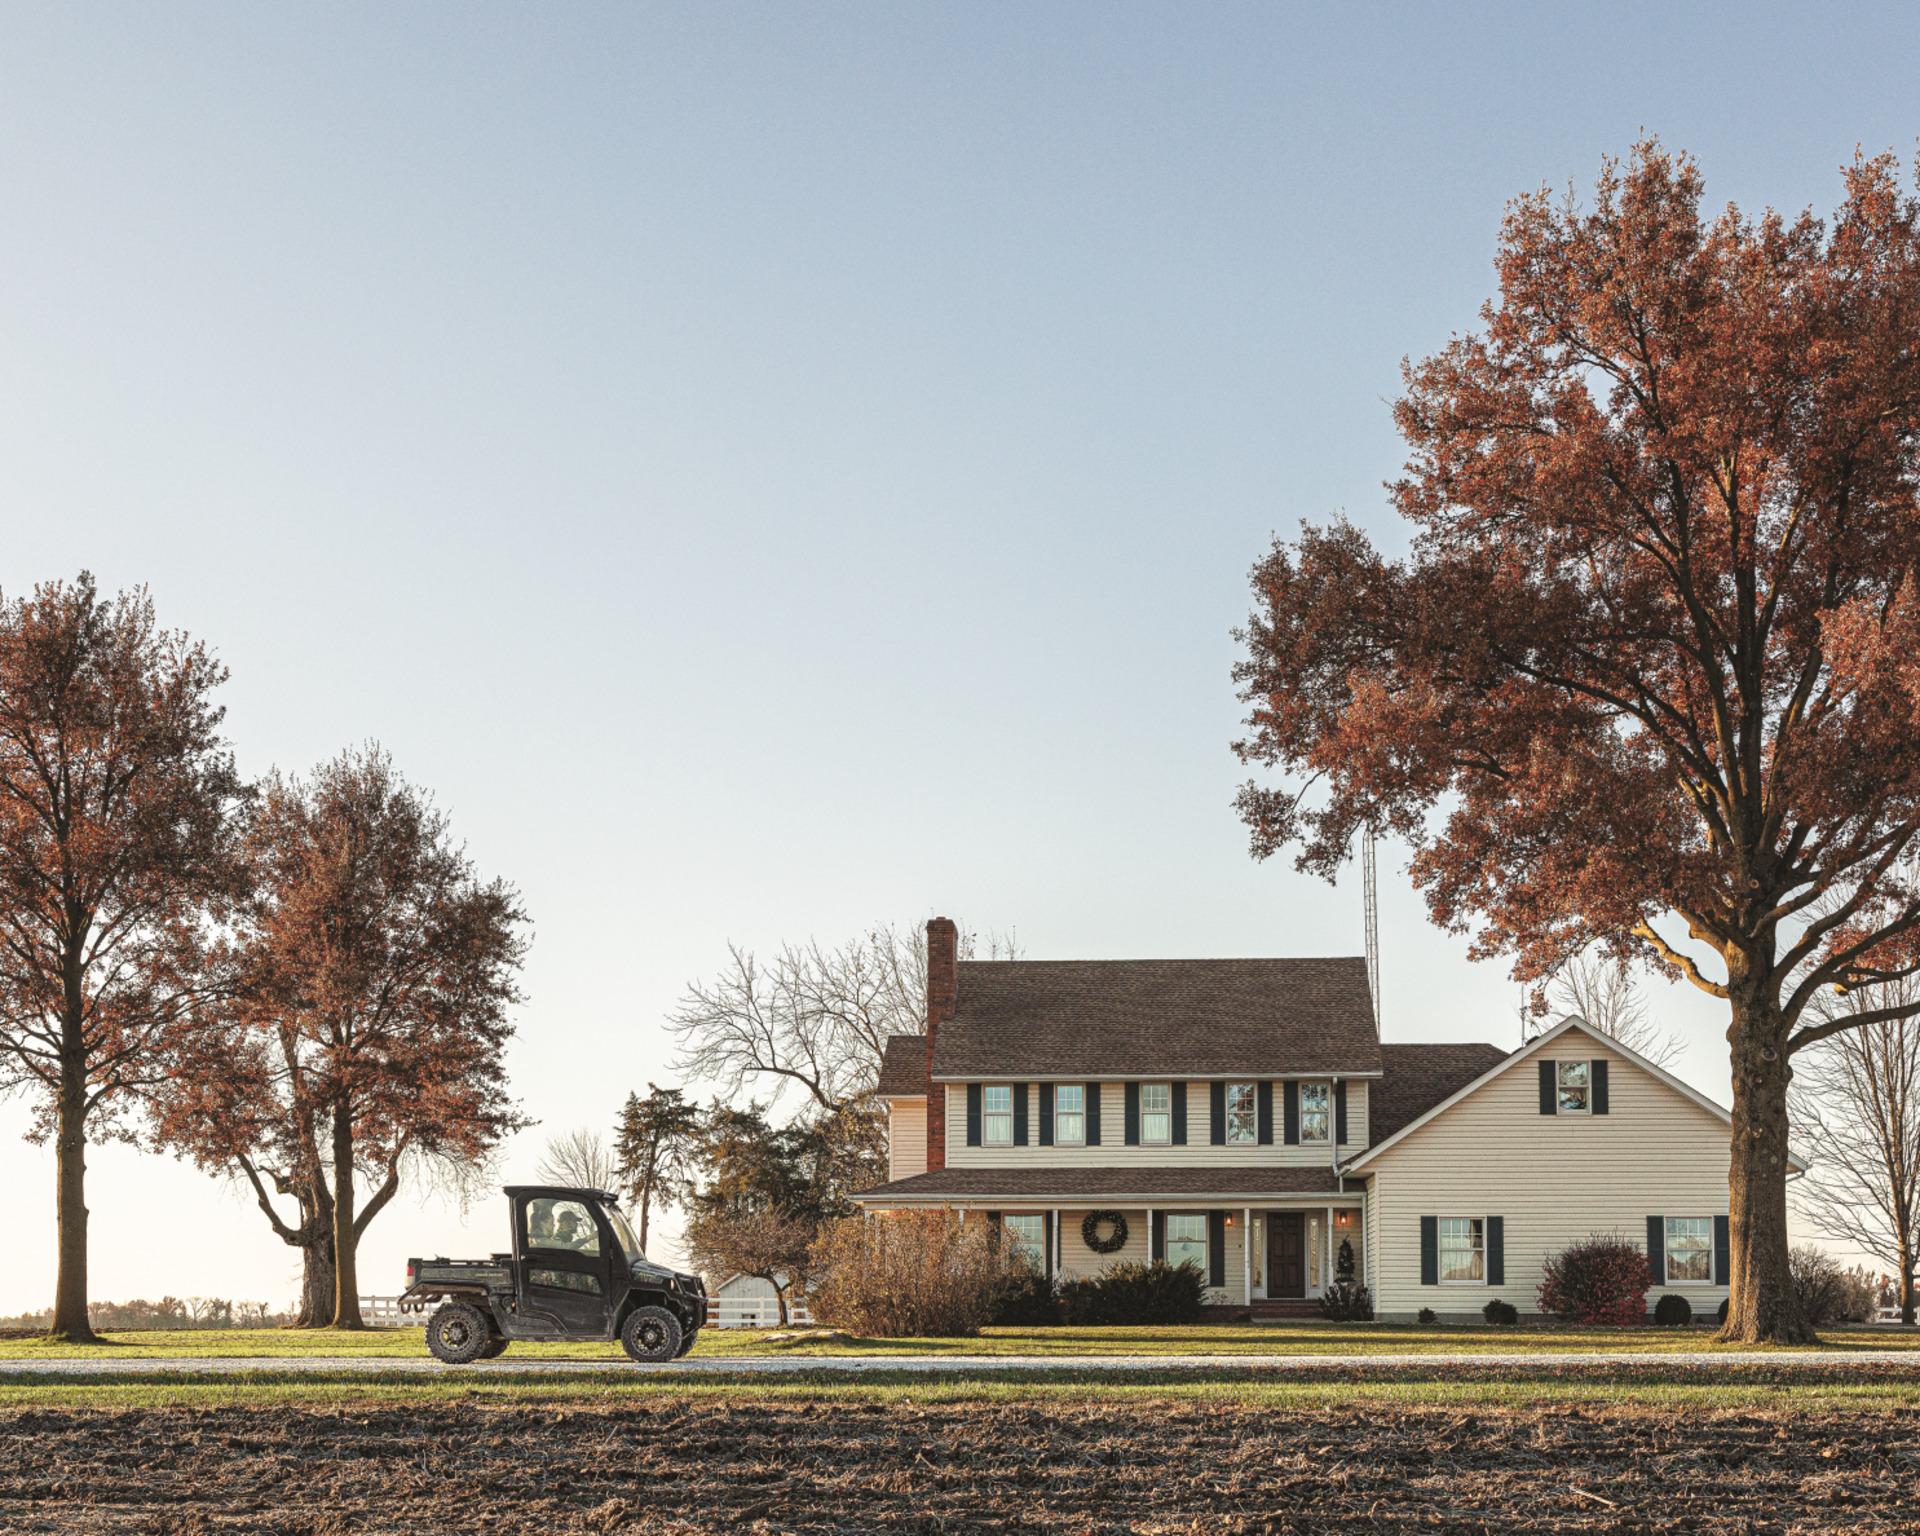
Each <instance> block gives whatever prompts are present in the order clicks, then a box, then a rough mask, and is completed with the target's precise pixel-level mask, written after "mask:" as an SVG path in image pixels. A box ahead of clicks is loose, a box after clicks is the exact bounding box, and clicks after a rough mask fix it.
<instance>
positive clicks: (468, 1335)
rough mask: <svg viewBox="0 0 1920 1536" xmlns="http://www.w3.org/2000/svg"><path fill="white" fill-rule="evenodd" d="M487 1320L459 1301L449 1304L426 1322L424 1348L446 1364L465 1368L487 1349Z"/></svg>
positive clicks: (488, 1330) (488, 1331)
mask: <svg viewBox="0 0 1920 1536" xmlns="http://www.w3.org/2000/svg"><path fill="white" fill-rule="evenodd" d="M490 1332H491V1330H490V1329H489V1328H488V1327H487V1320H486V1319H485V1318H484V1317H482V1316H481V1315H480V1314H479V1313H478V1312H477V1311H475V1310H474V1309H473V1308H472V1307H470V1306H468V1305H467V1304H466V1303H465V1302H463V1301H450V1302H448V1303H447V1304H446V1305H445V1306H443V1307H441V1308H440V1310H439V1311H437V1312H435V1313H434V1314H433V1316H432V1317H430V1318H428V1319H427V1348H428V1349H430V1350H431V1351H432V1352H433V1358H434V1359H436V1360H444V1361H446V1363H447V1364H448V1365H467V1364H469V1363H471V1362H472V1361H474V1360H477V1359H478V1358H479V1357H480V1352H481V1351H482V1350H484V1349H485V1348H486V1347H487V1336H488V1334H489V1333H490Z"/></svg>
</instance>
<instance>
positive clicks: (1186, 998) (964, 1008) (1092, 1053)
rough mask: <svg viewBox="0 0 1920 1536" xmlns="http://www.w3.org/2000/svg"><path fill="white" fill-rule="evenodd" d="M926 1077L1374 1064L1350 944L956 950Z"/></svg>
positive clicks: (1376, 1046)
mask: <svg viewBox="0 0 1920 1536" xmlns="http://www.w3.org/2000/svg"><path fill="white" fill-rule="evenodd" d="M958 973H959V988H958V991H959V997H958V1002H957V1005H956V1010H955V1014H954V1017H953V1018H952V1019H951V1020H949V1021H947V1022H945V1023H942V1024H941V1025H940V1027H939V1029H938V1031H937V1032H936V1035H935V1040H934V1050H933V1075H934V1076H935V1077H936V1078H950V1079H968V1078H972V1079H978V1078H1020V1077H1093V1078H1100V1077H1107V1078H1124V1077H1152V1076H1160V1075H1168V1076H1181V1077H1220V1076H1226V1075H1228V1074H1232V1073H1241V1072H1244V1073H1248V1074H1251V1075H1255V1076H1269V1077H1273V1076H1281V1075H1290V1076H1297V1075H1304V1074H1309V1073H1337V1074H1340V1075H1342V1076H1348V1077H1371V1076H1375V1075H1377V1074H1378V1073H1379V1071H1380V1043H1379V1039H1378V1037H1377V1036H1376V1034H1375V1032H1374V1025H1373V999H1372V994H1371V993H1370V991H1369V990H1368V987H1367V965H1366V961H1365V960H1364V959H1362V958H1361V957H1360V956H1357V955H1355V956H1348V957H1341V958H1335V959H1320V958H1312V959H1272V960H963V961H961V962H960V963H959V967H958Z"/></svg>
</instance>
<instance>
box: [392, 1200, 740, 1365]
mask: <svg viewBox="0 0 1920 1536" xmlns="http://www.w3.org/2000/svg"><path fill="white" fill-rule="evenodd" d="M506 1196H507V1203H508V1206H509V1207H510V1209H511V1212H512V1222H513V1249H512V1251H511V1252H510V1253H496V1254H494V1255H493V1256H492V1257H490V1258H487V1259H447V1258H438V1259H409V1260H407V1289H406V1293H405V1294H404V1295H403V1296H402V1297H401V1301H400V1304H401V1306H402V1307H403V1308H404V1309H406V1310H407V1311H410V1312H424V1311H426V1310H427V1308H428V1307H430V1306H433V1304H434V1303H435V1302H438V1303H439V1305H438V1306H437V1307H434V1310H433V1314H432V1315H431V1316H430V1317H429V1318H428V1319H427V1348H428V1349H430V1350H431V1351H433V1354H434V1356H435V1357H436V1358H437V1359H441V1360H444V1361H446V1362H447V1363H448V1364H449V1365H465V1364H467V1363H468V1362H469V1361H472V1360H491V1359H493V1358H494V1357H495V1356H496V1355H498V1354H500V1353H502V1352H503V1351H504V1350H505V1349H506V1347H507V1346H508V1345H509V1344H510V1343H512V1342H513V1341H514V1340H515V1339H618V1340H619V1341H620V1343H621V1345H622V1347H623V1348H625V1350H626V1352H627V1353H628V1354H629V1355H631V1356H632V1357H633V1358H634V1359H635V1360H673V1359H676V1358H678V1357H679V1356H681V1355H684V1354H685V1353H686V1352H687V1351H688V1350H690V1349H692V1348H693V1340H694V1335H695V1334H697V1333H698V1332H699V1331H700V1326H701V1324H703V1323H704V1322H706V1320H707V1288H706V1286H704V1285H703V1284H701V1282H700V1277H699V1276H697V1275H684V1274H681V1273H679V1272H678V1271H677V1270H671V1269H667V1268H664V1267H663V1266H661V1265H659V1264H655V1263H652V1262H651V1261H650V1260H649V1259H648V1258H647V1256H646V1255H645V1254H644V1253H642V1252H641V1251H640V1244H639V1242H638V1240H637V1239H636V1238H635V1237H634V1235H633V1228H632V1227H631V1226H629V1225H628V1224H627V1218H626V1217H625V1216H623V1215H621V1213H620V1204H619V1202H618V1201H617V1200H616V1199H615V1198H614V1197H613V1196H612V1195H610V1194H608V1193H607V1192H606V1191H605V1190H604V1189H575V1188H571V1187H568V1186H566V1185H558V1184H509V1185H508V1186H507V1189H506Z"/></svg>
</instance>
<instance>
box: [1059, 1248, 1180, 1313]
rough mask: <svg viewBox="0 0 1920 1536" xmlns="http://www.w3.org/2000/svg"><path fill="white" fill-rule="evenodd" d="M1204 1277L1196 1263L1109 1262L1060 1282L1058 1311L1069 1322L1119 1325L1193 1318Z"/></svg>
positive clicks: (1157, 1261) (1156, 1260) (1158, 1261)
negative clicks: (1083, 1275) (1095, 1270)
mask: <svg viewBox="0 0 1920 1536" xmlns="http://www.w3.org/2000/svg"><path fill="white" fill-rule="evenodd" d="M1206 1287H1207V1277H1206V1276H1205V1275H1203V1274H1202V1273H1201V1272H1200V1268H1199V1266H1198V1265H1196V1264H1169V1263H1167V1262H1166V1260H1164V1259H1155V1260H1154V1261H1153V1262H1152V1263H1151V1264H1114V1265H1111V1266H1109V1267H1108V1268H1107V1269H1104V1270H1102V1271H1101V1272H1100V1273H1099V1274H1097V1275H1094V1276H1092V1277H1091V1278H1089V1279H1085V1280H1069V1281H1067V1282H1066V1283H1065V1284H1064V1285H1062V1286H1061V1287H1060V1315H1061V1317H1063V1318H1064V1319H1065V1320H1066V1321H1067V1322H1069V1323H1083V1324H1085V1323H1092V1324H1105V1325H1108V1326H1117V1327H1124V1326H1127V1325H1131V1324H1137V1323H1194V1322H1198V1321H1199V1320H1200V1302H1201V1296H1202V1293H1203V1292H1204V1291H1205V1290H1206Z"/></svg>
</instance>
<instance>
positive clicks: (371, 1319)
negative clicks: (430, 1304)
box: [360, 1296, 427, 1328]
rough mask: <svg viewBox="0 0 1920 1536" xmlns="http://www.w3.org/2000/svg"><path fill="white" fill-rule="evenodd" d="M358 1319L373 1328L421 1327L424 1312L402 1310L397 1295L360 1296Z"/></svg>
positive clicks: (423, 1325) (424, 1321)
mask: <svg viewBox="0 0 1920 1536" xmlns="http://www.w3.org/2000/svg"><path fill="white" fill-rule="evenodd" d="M360 1321H361V1322H363V1323H366V1324H367V1325H368V1326H369V1327H373V1328H423V1327H425V1326H426V1322H427V1314H426V1313H425V1312H402V1311H401V1310H400V1298H399V1297H398V1296H362V1297H361V1298H360Z"/></svg>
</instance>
